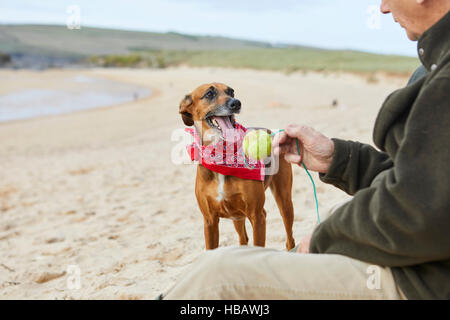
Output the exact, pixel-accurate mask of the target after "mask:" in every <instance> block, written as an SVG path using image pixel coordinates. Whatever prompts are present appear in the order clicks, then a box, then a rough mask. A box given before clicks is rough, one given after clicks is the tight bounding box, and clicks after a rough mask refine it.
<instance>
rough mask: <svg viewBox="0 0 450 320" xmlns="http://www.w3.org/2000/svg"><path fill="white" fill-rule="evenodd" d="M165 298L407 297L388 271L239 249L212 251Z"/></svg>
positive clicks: (337, 258)
mask: <svg viewBox="0 0 450 320" xmlns="http://www.w3.org/2000/svg"><path fill="white" fill-rule="evenodd" d="M337 207H338V206H335V207H334V208H333V209H332V210H330V211H331V213H332V212H334V211H335V209H336V208H337ZM329 215H330V214H328V216H329ZM160 298H162V299H172V300H207V299H224V300H239V299H240V300H258V299H266V300H276V299H283V300H284V299H296V300H299V299H365V300H367V299H405V296H404V295H403V294H402V292H401V291H400V290H399V288H397V286H396V284H395V282H394V278H393V276H392V272H391V270H390V268H387V267H381V266H376V265H371V264H369V263H365V262H362V261H358V260H355V259H351V258H348V257H345V256H341V255H335V254H300V253H294V252H286V251H279V250H274V249H266V248H261V247H252V246H240V247H224V248H218V249H215V250H211V251H207V252H206V253H204V254H203V255H201V256H200V257H199V258H198V260H197V261H196V262H194V263H193V265H192V266H191V267H190V268H189V270H188V271H187V272H186V273H185V274H184V275H182V276H181V277H180V278H179V281H178V282H177V283H176V284H175V285H174V286H172V287H171V288H170V289H169V290H167V291H166V292H164V293H163V294H162V295H161V296H160Z"/></svg>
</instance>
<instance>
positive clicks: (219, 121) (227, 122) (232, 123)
mask: <svg viewBox="0 0 450 320" xmlns="http://www.w3.org/2000/svg"><path fill="white" fill-rule="evenodd" d="M206 122H207V123H208V125H209V126H210V127H211V128H213V129H215V130H217V131H219V133H220V135H221V138H222V139H225V140H228V139H227V136H229V135H230V133H232V132H233V131H232V130H234V129H235V128H236V120H235V119H234V115H229V116H211V117H208V118H206Z"/></svg>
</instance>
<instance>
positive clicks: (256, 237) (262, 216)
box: [250, 209, 266, 247]
mask: <svg viewBox="0 0 450 320" xmlns="http://www.w3.org/2000/svg"><path fill="white" fill-rule="evenodd" d="M250 222H251V223H252V228H253V245H255V246H259V247H264V246H265V245H266V210H264V209H262V211H260V212H255V213H254V214H253V215H252V218H251V219H250Z"/></svg>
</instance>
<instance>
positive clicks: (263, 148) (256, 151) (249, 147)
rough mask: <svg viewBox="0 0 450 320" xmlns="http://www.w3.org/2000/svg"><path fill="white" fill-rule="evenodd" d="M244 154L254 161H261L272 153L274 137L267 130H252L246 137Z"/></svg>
mask: <svg viewBox="0 0 450 320" xmlns="http://www.w3.org/2000/svg"><path fill="white" fill-rule="evenodd" d="M242 147H243V148H244V153H245V155H246V156H247V157H249V158H251V159H253V160H261V159H264V158H267V157H268V156H270V154H271V152H272V137H271V136H270V134H268V133H267V132H266V131H265V130H252V131H250V132H248V133H247V134H246V135H245V137H244V142H243V143H242Z"/></svg>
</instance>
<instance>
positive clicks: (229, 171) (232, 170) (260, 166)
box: [186, 122, 264, 181]
mask: <svg viewBox="0 0 450 320" xmlns="http://www.w3.org/2000/svg"><path fill="white" fill-rule="evenodd" d="M235 128H236V130H237V131H238V135H236V137H239V138H238V139H237V140H236V141H234V143H227V142H225V141H220V142H218V143H216V144H214V145H207V146H203V145H202V144H201V139H200V136H199V135H198V133H197V130H196V129H192V128H186V132H188V133H190V134H191V136H193V138H194V142H193V143H191V144H188V145H187V146H186V148H187V151H188V154H189V156H190V157H191V160H192V161H199V163H200V164H201V165H203V166H204V167H206V168H208V169H210V170H212V171H215V172H218V173H221V174H224V175H232V176H236V177H239V178H242V179H250V180H259V181H264V162H263V161H256V160H252V159H248V158H247V159H245V158H244V157H245V155H244V154H243V152H242V142H243V140H244V137H245V134H246V131H247V129H246V128H245V127H244V126H242V125H241V124H239V123H238V122H235ZM246 162H247V164H246ZM247 165H248V166H247Z"/></svg>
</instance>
